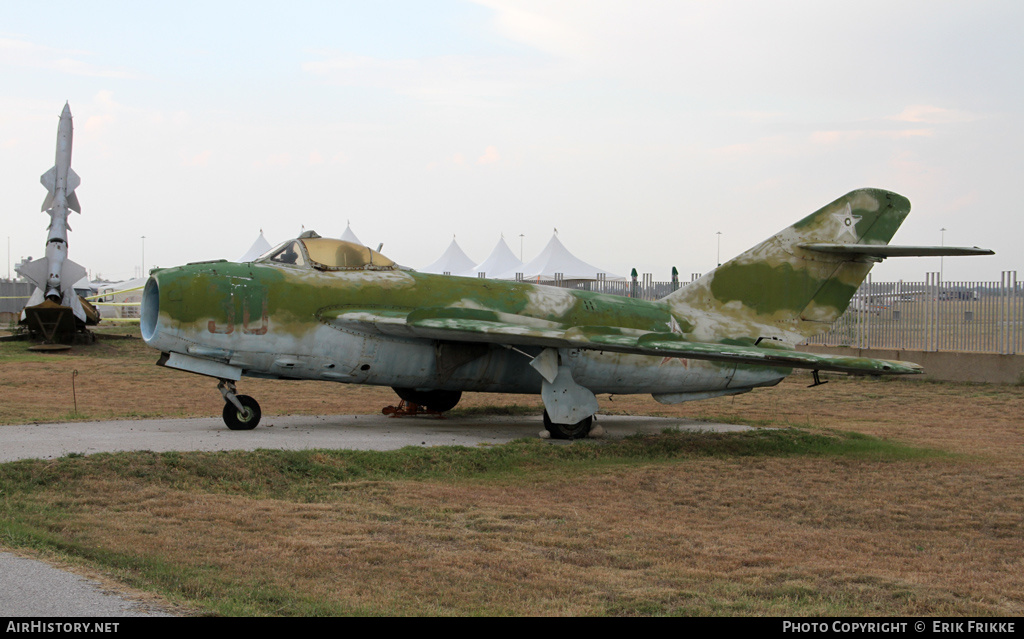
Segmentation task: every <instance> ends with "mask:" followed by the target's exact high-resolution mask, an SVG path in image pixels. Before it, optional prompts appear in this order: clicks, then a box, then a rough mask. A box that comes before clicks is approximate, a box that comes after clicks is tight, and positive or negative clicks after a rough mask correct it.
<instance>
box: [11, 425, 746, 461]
mask: <svg viewBox="0 0 1024 639" xmlns="http://www.w3.org/2000/svg"><path fill="white" fill-rule="evenodd" d="M597 425H598V426H600V427H602V428H603V429H604V430H605V435H604V436H605V437H612V438H613V437H624V436H626V435H631V434H633V433H637V432H650V433H657V432H661V431H662V430H663V429H666V428H679V429H686V430H716V431H725V430H730V431H731V430H744V429H745V428H746V427H744V426H735V425H730V424H714V423H709V422H698V421H694V420H688V419H674V418H664V417H633V416H627V415H600V416H598V420H597ZM542 430H543V425H542V423H541V418H540V417H539V416H536V417H535V416H525V417H524V416H515V417H509V416H501V417H455V418H445V419H438V418H436V417H402V418H391V417H385V416H384V415H289V416H284V417H264V418H263V421H262V422H260V425H259V426H258V427H257V428H256V429H255V430H249V431H232V430H228V428H227V427H226V426H224V423H223V422H222V421H221V420H220V419H219V418H213V417H207V418H201V419H153V420H135V421H111V422H79V423H68V424H28V425H23V426H0V463H2V462H8V461H14V460H17V459H33V458H36V459H51V458H54V457H62V456H64V455H68V454H71V453H80V454H86V455H88V454H92V453H99V452H117V451H130V450H151V451H155V452H166V451H172V450H177V451H193V450H206V451H216V450H255V449H257V448H270V449H276V450H305V449H310V448H349V449H358V450H394V449H397V448H402V447H403V446H477V445H479V444H500V443H505V442H509V441H512V440H513V439H518V438H521V437H537V436H538V435H539V433H540V431H542Z"/></svg>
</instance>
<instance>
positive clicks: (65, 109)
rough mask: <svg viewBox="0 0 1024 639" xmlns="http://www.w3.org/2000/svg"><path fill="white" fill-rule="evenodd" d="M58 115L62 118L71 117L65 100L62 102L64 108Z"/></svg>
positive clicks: (69, 107) (69, 108)
mask: <svg viewBox="0 0 1024 639" xmlns="http://www.w3.org/2000/svg"><path fill="white" fill-rule="evenodd" d="M60 117H62V118H70V117H71V106H70V105H69V104H68V103H67V102H65V103H64V110H63V111H61V112H60Z"/></svg>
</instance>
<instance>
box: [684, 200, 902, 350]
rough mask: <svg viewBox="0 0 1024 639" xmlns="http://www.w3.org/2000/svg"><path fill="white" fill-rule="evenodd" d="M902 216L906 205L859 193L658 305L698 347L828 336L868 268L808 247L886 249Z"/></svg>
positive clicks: (868, 261) (869, 262)
mask: <svg viewBox="0 0 1024 639" xmlns="http://www.w3.org/2000/svg"><path fill="white" fill-rule="evenodd" d="M908 213H910V201H909V200H907V198H905V197H903V196H901V195H897V194H896V193H892V192H890V191H884V190H881V189H860V190H857V191H853V192H851V193H848V194H846V195H844V196H843V197H841V198H839V199H838V200H836V201H835V202H832V203H831V204H828V205H826V206H824V207H822V208H821V209H819V210H818V211H815V212H814V213H812V214H811V215H808V216H807V217H805V218H804V219H802V220H800V221H799V222H797V223H796V224H794V225H793V226H790V227H789V228H786V229H783V230H782V231H779V232H778V233H776V234H775V235H773V236H771V237H770V238H768V239H767V240H765V241H763V242H761V243H760V244H758V245H757V246H755V247H753V248H751V249H749V250H747V251H745V252H743V253H741V254H740V255H739V256H737V257H736V258H734V259H732V260H731V261H729V262H726V263H725V264H722V265H721V266H719V267H718V268H716V269H715V270H713V271H711V272H710V273H708V274H706V275H704V277H702V278H700V279H698V280H697V281H695V282H693V283H692V284H690V285H688V286H685V287H683V288H681V289H679V290H677V291H675V292H673V293H672V294H671V295H669V296H668V297H666V298H665V301H666V302H667V303H668V304H669V306H670V308H671V309H672V311H673V313H674V314H676V315H677V316H678V317H680V318H685V319H686V320H687V321H688V322H690V323H691V324H692V325H694V326H695V327H696V328H695V329H694V331H693V333H692V338H694V339H700V340H703V341H719V340H721V339H757V338H759V337H775V338H780V339H783V340H784V341H787V342H797V341H800V340H801V339H804V338H806V337H809V336H811V335H815V334H817V333H820V332H823V331H825V330H827V329H828V327H829V326H830V325H831V324H832V322H834V321H835V320H837V319H838V318H839V316H840V315H842V314H843V312H844V311H845V310H846V308H847V306H849V304H850V300H851V299H852V298H853V295H854V294H855V293H856V292H857V288H858V287H859V286H860V284H861V282H863V281H864V278H865V277H866V276H867V274H868V271H870V270H871V267H872V266H873V264H874V261H875V260H873V259H872V258H870V257H864V256H861V257H852V256H850V255H826V254H823V253H821V252H817V251H810V250H806V249H803V248H801V247H800V246H799V245H800V244H805V243H813V242H828V243H843V244H874V245H882V244H888V243H889V240H891V239H892V236H893V235H894V234H895V233H896V230H897V229H898V228H899V227H900V224H902V222H903V220H904V218H906V216H907V214H908Z"/></svg>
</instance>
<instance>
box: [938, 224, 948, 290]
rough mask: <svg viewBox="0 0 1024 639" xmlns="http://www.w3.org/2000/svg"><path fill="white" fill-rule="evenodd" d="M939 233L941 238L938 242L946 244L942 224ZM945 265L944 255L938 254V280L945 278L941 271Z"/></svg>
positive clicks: (944, 230)
mask: <svg viewBox="0 0 1024 639" xmlns="http://www.w3.org/2000/svg"><path fill="white" fill-rule="evenodd" d="M939 233H942V239H941V240H940V244H941V245H942V246H946V227H945V226H943V227H942V228H941V229H939ZM945 266H946V257H945V256H944V255H940V256H939V282H943V281H944V280H945V278H944V277H943V273H944V272H945Z"/></svg>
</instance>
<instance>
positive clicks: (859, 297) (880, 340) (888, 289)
mask: <svg viewBox="0 0 1024 639" xmlns="http://www.w3.org/2000/svg"><path fill="white" fill-rule="evenodd" d="M699 276H700V274H699V273H694V274H692V275H691V277H690V281H693V280H695V279H697V277H699ZM541 283H543V284H550V285H553V286H560V287H563V288H572V289H577V290H588V291H595V292H599V293H610V294H613V295H623V296H626V297H634V298H637V299H644V300H656V299H660V298H662V297H665V296H666V295H668V294H669V293H671V292H672V291H674V290H676V289H678V288H679V287H681V286H686V284H688V283H689V282H679V281H674V282H656V281H654V278H653V276H652V275H651V274H649V273H647V274H644V275H643V276H641V277H639V278H634V279H633V280H625V281H622V280H618V281H607V280H604V279H602V278H601V276H600V275H599V276H598V279H597V280H596V281H595V280H588V281H582V280H562V279H560V278H557V277H556V278H555V280H554V281H550V282H541ZM806 343H807V344H822V345H826V346H849V347H853V348H880V349H890V350H921V351H963V352H980V353H1001V354H1014V353H1020V352H1021V348H1022V347H1024V283H1022V282H1021V281H1019V280H1018V279H1017V272H1016V271H1003V272H1002V274H1001V277H1000V280H999V281H998V282H996V281H987V282H982V281H969V282H944V281H942V278H941V276H940V274H939V273H927V274H926V275H925V280H924V281H923V282H874V281H872V279H871V277H870V276H869V277H868V279H867V280H866V281H865V282H864V284H863V285H861V287H860V288H859V289H858V290H857V293H856V295H854V297H853V300H852V301H851V303H850V307H849V308H848V309H847V311H846V313H844V314H843V316H842V317H840V318H839V320H838V321H836V323H835V324H833V325H832V329H831V330H829V331H828V332H827V333H824V334H822V335H819V336H817V337H814V338H811V339H809V340H807V342H806Z"/></svg>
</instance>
